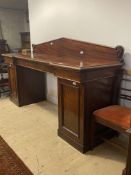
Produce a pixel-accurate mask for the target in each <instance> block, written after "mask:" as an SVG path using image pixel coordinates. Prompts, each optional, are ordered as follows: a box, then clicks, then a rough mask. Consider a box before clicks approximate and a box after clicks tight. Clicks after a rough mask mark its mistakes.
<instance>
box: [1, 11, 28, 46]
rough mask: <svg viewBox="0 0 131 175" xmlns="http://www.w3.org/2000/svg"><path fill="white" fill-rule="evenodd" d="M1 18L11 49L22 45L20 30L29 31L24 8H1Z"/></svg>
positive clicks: (5, 37) (5, 36) (4, 33)
mask: <svg viewBox="0 0 131 175" xmlns="http://www.w3.org/2000/svg"><path fill="white" fill-rule="evenodd" d="M0 20H1V21H2V29H3V35H4V39H6V40H7V42H8V44H9V46H10V47H11V49H13V48H20V47H21V39H20V32H25V31H29V24H28V23H27V22H26V14H25V11H24V10H13V9H6V8H0Z"/></svg>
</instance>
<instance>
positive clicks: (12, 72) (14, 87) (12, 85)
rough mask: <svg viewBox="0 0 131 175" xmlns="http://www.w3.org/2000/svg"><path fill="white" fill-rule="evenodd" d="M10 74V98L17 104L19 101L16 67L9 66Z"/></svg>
mask: <svg viewBox="0 0 131 175" xmlns="http://www.w3.org/2000/svg"><path fill="white" fill-rule="evenodd" d="M8 72H9V83H10V88H11V94H10V98H11V99H12V100H13V101H15V102H16V101H17V100H18V91H17V75H16V66H14V65H9V69H8Z"/></svg>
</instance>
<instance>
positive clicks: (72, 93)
mask: <svg viewBox="0 0 131 175" xmlns="http://www.w3.org/2000/svg"><path fill="white" fill-rule="evenodd" d="M58 88H59V94H58V103H59V132H60V133H62V134H64V135H65V136H67V137H70V139H72V141H74V142H77V143H80V144H82V143H83V129H84V128H83V120H84V118H83V116H84V115H83V112H84V106H83V105H82V104H83V86H81V85H80V84H79V83H76V82H73V81H68V80H63V79H59V80H58Z"/></svg>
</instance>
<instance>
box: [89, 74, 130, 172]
mask: <svg viewBox="0 0 131 175" xmlns="http://www.w3.org/2000/svg"><path fill="white" fill-rule="evenodd" d="M124 72H125V74H124V78H123V81H127V82H131V72H130V71H124ZM127 76H128V77H127ZM129 77H130V78H129ZM130 93H131V89H128V88H125V87H124V88H123V87H122V88H121V94H120V98H122V99H125V100H129V101H131V95H130ZM96 123H100V124H102V125H104V126H107V127H109V128H112V129H114V130H116V131H118V132H122V133H125V134H128V135H129V145H128V158H127V166H126V170H125V171H124V172H123V175H131V108H127V107H124V106H120V105H113V106H108V107H105V108H102V109H98V110H96V111H94V112H93V119H92V144H91V145H92V148H93V147H94V139H95V138H94V137H93V136H94V132H95V125H96ZM100 136H101V139H104V136H103V135H100ZM104 140H105V141H107V140H106V139H104ZM108 143H111V144H112V143H113V142H112V141H110V142H109V141H108ZM113 145H115V144H113ZM119 148H120V145H119Z"/></svg>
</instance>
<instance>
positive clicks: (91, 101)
mask: <svg viewBox="0 0 131 175" xmlns="http://www.w3.org/2000/svg"><path fill="white" fill-rule="evenodd" d="M123 52H124V49H123V48H122V47H121V46H119V47H116V48H110V47H106V46H101V45H96V44H91V43H86V42H81V41H76V40H71V39H66V38H60V39H57V40H53V41H49V42H46V43H42V44H38V45H33V57H29V56H23V55H20V54H6V55H4V57H5V62H6V63H7V64H8V65H9V72H10V83H11V86H12V94H11V99H12V100H13V99H15V100H13V101H15V102H16V104H17V105H19V106H23V105H26V104H30V103H34V102H37V101H41V100H44V99H46V98H45V97H46V84H45V77H44V72H49V73H53V74H54V75H55V76H56V77H58V115H59V128H58V135H59V136H60V137H62V138H63V139H65V140H66V141H68V142H69V143H70V144H71V145H73V146H74V147H75V148H77V149H78V150H80V151H81V152H86V151H87V150H89V149H90V136H91V134H90V124H91V123H90V122H91V114H92V112H93V111H94V110H96V109H99V108H101V107H105V106H108V105H111V104H117V100H118V94H119V86H120V78H121V67H122V65H123V60H122V56H123ZM42 74H43V78H42ZM26 78H27V79H28V80H29V81H28V80H26ZM34 84H35V85H34ZM41 85H42V87H41ZM31 88H33V90H31V93H30V89H31ZM40 88H41V89H40ZM26 89H27V91H26ZM42 89H43V90H42ZM37 91H39V94H37ZM40 92H41V93H40ZM33 94H35V95H33ZM37 96H38V98H37ZM27 102H28V103H27ZM105 130H106V128H105V127H100V126H98V129H97V132H96V135H97V134H98V133H100V132H104V131H105ZM96 140H97V139H96Z"/></svg>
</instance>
